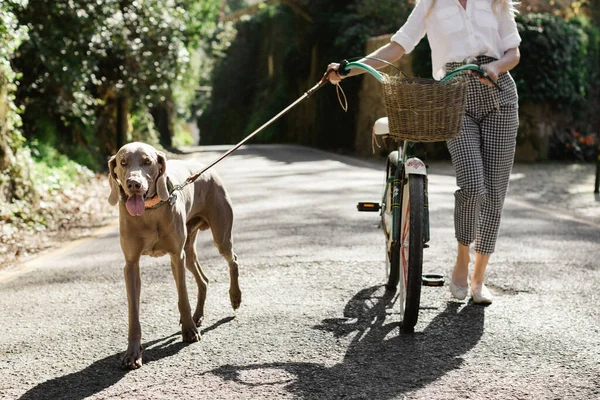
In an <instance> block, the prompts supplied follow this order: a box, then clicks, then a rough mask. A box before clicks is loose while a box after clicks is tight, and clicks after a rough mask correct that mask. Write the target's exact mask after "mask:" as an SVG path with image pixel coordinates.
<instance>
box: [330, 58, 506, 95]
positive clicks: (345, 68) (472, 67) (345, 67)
mask: <svg viewBox="0 0 600 400" xmlns="http://www.w3.org/2000/svg"><path fill="white" fill-rule="evenodd" d="M353 68H358V69H362V70H364V71H366V72H368V73H370V74H371V75H372V76H373V77H374V78H375V79H377V80H378V81H379V82H382V81H383V76H382V75H381V73H380V72H379V71H377V70H376V69H375V68H373V67H371V66H370V65H367V64H365V63H361V62H359V61H353V62H348V60H344V61H342V62H341V63H340V66H339V68H338V70H337V73H338V74H339V75H340V76H346V75H348V73H349V72H350V70H351V69H353ZM465 71H474V72H476V73H478V74H479V75H481V77H482V78H486V79H487V80H489V81H490V82H492V84H493V85H494V86H495V87H496V88H497V89H498V90H502V88H501V87H500V86H499V85H498V83H497V82H496V81H494V80H493V79H492V78H491V77H490V76H489V75H488V74H487V72H485V70H484V69H483V68H482V67H481V66H479V65H477V64H465V65H461V66H460V67H458V68H456V69H455V70H454V71H452V72H450V73H449V74H448V75H446V76H445V77H444V78H442V80H441V82H447V81H449V80H450V79H452V78H454V77H455V76H456V75H457V74H459V73H461V72H465Z"/></svg>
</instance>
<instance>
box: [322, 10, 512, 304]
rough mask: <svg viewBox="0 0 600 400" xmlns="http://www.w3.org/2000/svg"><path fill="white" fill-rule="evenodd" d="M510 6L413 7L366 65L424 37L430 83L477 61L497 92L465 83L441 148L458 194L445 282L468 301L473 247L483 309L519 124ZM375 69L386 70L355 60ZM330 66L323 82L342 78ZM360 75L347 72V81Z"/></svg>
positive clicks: (480, 82)
mask: <svg viewBox="0 0 600 400" xmlns="http://www.w3.org/2000/svg"><path fill="white" fill-rule="evenodd" d="M515 12H516V11H515V9H514V4H513V2H512V1H510V0H419V2H418V3H417V5H416V6H415V8H414V10H413V11H412V13H411V14H410V16H409V18H408V20H407V21H406V23H405V24H404V26H402V28H400V30H399V31H398V32H396V34H394V36H392V39H391V41H390V43H388V44H386V45H385V46H383V47H381V48H379V49H377V50H376V51H374V52H373V53H372V54H370V55H369V56H370V57H374V58H380V59H383V60H387V61H389V62H394V61H397V60H399V59H400V58H401V57H402V56H403V55H404V54H407V53H410V52H411V51H412V50H413V49H414V48H415V46H416V45H417V44H418V43H419V41H420V40H421V39H422V38H423V36H425V34H427V37H428V40H429V44H430V47H431V59H432V64H433V77H434V78H435V79H438V80H439V79H441V78H443V77H444V76H445V74H446V73H447V72H448V71H450V70H452V69H454V68H456V67H458V66H459V65H461V64H462V63H463V60H465V59H467V58H469V57H477V61H478V62H479V63H480V64H481V66H482V67H483V69H484V70H485V71H486V72H487V74H488V75H489V76H490V77H491V78H492V79H493V80H494V81H497V83H498V84H499V85H500V87H501V88H502V89H503V90H501V91H499V90H497V89H495V88H494V87H493V84H492V83H491V82H489V81H488V80H487V79H484V78H482V77H475V76H474V77H472V78H471V79H470V82H469V86H468V93H467V107H466V113H465V117H464V122H463V130H462V132H461V134H460V135H459V136H458V137H457V138H455V139H452V140H450V141H448V142H447V143H448V150H449V151H450V155H451V157H452V164H453V165H454V168H455V170H456V182H457V185H458V187H459V190H457V191H456V192H455V210H454V228H455V235H456V239H457V241H458V255H457V257H456V264H455V266H454V270H453V272H452V278H451V281H450V291H451V293H452V295H453V296H454V297H456V298H457V299H460V300H462V299H464V298H465V297H467V294H468V293H469V285H468V275H469V262H470V253H469V246H470V245H471V244H472V243H474V250H475V257H474V270H473V274H472V275H471V297H472V299H473V302H475V303H480V304H490V303H491V302H492V295H491V293H490V291H489V290H488V289H487V287H486V286H485V283H484V276H485V270H486V268H487V265H488V262H489V259H490V255H491V254H492V253H493V252H494V249H495V245H496V239H497V235H498V229H499V226H500V216H501V213H502V207H503V205H504V198H505V196H506V192H507V190H508V179H509V176H510V171H511V169H512V165H513V159H514V152H515V145H516V136H517V128H518V125H519V119H518V104H517V101H518V96H517V90H516V86H515V83H514V81H513V80H512V77H511V76H510V74H509V73H508V71H509V70H511V69H512V68H514V67H515V66H516V65H517V64H518V63H519V58H520V54H519V44H520V43H521V38H520V36H519V33H518V31H517V25H516V23H515V18H514V14H515ZM360 61H361V62H364V63H366V64H369V65H371V66H373V67H374V68H382V67H385V66H386V64H384V63H381V62H378V61H375V60H371V59H366V58H365V59H362V60H360ZM338 66H339V65H338V64H331V65H330V66H329V68H330V69H333V70H334V71H333V72H331V73H330V75H329V80H330V81H331V82H332V83H334V84H337V83H339V82H340V81H341V80H342V79H343V78H345V77H342V76H340V75H339V74H338V73H337V72H336V71H337V68H338ZM362 72H363V71H361V70H357V69H353V70H352V71H351V72H350V73H349V74H348V75H347V76H353V75H358V74H360V73H362Z"/></svg>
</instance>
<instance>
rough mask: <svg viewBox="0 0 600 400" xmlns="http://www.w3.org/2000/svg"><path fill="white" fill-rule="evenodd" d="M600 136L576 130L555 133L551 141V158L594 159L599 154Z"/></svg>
mask: <svg viewBox="0 0 600 400" xmlns="http://www.w3.org/2000/svg"><path fill="white" fill-rule="evenodd" d="M598 146H599V143H598V137H597V136H596V135H595V134H592V133H582V132H579V131H576V130H571V131H563V132H560V133H557V134H555V135H554V136H553V137H552V139H551V141H550V149H549V151H550V154H549V155H550V158H552V159H555V160H575V161H594V160H595V159H596V157H597V154H598Z"/></svg>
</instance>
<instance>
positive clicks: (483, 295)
mask: <svg viewBox="0 0 600 400" xmlns="http://www.w3.org/2000/svg"><path fill="white" fill-rule="evenodd" d="M471 298H472V299H473V303H475V304H492V301H493V299H494V298H493V296H492V293H490V291H489V289H488V288H487V286H485V284H483V283H482V284H481V285H473V286H471Z"/></svg>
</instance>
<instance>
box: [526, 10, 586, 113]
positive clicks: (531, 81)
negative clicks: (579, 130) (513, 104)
mask: <svg viewBox="0 0 600 400" xmlns="http://www.w3.org/2000/svg"><path fill="white" fill-rule="evenodd" d="M517 23H518V27H519V33H520V35H521V38H522V39H523V41H522V43H521V46H520V50H521V62H520V64H519V66H517V68H516V69H515V70H514V76H515V81H516V82H517V87H518V88H519V95H520V98H521V99H522V100H523V101H533V102H536V101H538V102H548V103H551V104H561V105H572V104H575V103H577V102H579V101H580V100H581V99H582V98H583V97H584V96H585V95H586V92H587V90H588V88H589V84H590V82H589V80H588V75H589V74H590V72H591V71H589V70H588V62H587V60H586V54H587V44H588V43H587V35H586V34H585V32H584V31H583V30H582V29H580V28H579V27H577V26H576V25H574V24H570V23H568V22H565V21H564V20H562V19H560V18H558V17H555V16H552V15H548V14H526V15H520V16H518V17H517Z"/></svg>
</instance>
